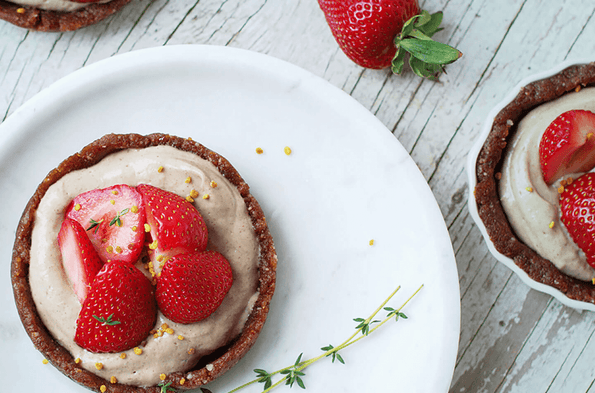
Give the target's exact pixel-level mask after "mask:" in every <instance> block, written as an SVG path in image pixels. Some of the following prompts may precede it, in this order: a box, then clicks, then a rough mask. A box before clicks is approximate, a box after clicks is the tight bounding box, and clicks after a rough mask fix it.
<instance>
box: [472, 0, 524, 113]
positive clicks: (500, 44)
mask: <svg viewBox="0 0 595 393" xmlns="http://www.w3.org/2000/svg"><path fill="white" fill-rule="evenodd" d="M526 2H527V0H525V1H523V3H522V4H521V6H520V8H519V9H518V11H517V13H516V14H515V16H514V18H513V19H512V21H511V22H510V24H509V25H508V28H507V29H506V33H505V34H504V36H503V37H502V39H501V40H500V43H499V44H498V46H497V47H496V50H495V51H494V54H493V55H492V58H491V59H490V61H489V62H488V64H487V65H486V67H485V68H484V70H483V72H482V73H481V75H480V77H479V79H478V80H477V82H476V83H475V86H474V87H473V89H472V90H471V93H469V96H468V97H467V99H466V100H465V101H464V102H467V101H468V100H470V99H471V97H472V96H473V94H474V93H475V91H476V90H477V88H478V87H479V85H481V83H482V81H483V79H484V77H485V75H486V74H487V72H488V70H489V69H490V66H491V65H492V63H493V62H494V59H495V58H496V56H497V55H498V53H499V52H500V48H501V47H502V44H503V43H504V40H506V37H508V33H510V30H511V29H512V26H513V25H514V22H516V20H517V18H518V17H519V14H520V13H521V11H522V10H523V7H524V6H525V3H526Z"/></svg>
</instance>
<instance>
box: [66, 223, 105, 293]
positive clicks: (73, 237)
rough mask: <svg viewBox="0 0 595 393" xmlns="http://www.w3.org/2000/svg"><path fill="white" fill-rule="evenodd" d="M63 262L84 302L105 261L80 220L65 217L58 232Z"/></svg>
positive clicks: (73, 286) (71, 282)
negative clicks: (100, 256)
mask: <svg viewBox="0 0 595 393" xmlns="http://www.w3.org/2000/svg"><path fill="white" fill-rule="evenodd" d="M58 245H59V246H60V253H61V254H62V264H63V265H64V270H65V271H66V275H67V276H68V280H69V281H70V284H71V285H72V289H73V290H74V293H75V294H76V296H77V297H78V299H79V302H81V303H83V301H84V300H85V298H86V297H87V293H88V292H89V288H90V287H91V283H92V282H93V280H94V279H95V276H96V275H97V273H98V272H99V270H101V267H102V266H103V262H101V260H100V259H99V255H97V251H95V249H94V248H93V244H91V240H89V237H88V236H87V233H86V232H85V229H84V228H83V227H82V226H81V224H79V223H78V222H76V221H74V220H71V219H69V218H66V219H64V221H63V222H62V227H61V228H60V232H59V233H58Z"/></svg>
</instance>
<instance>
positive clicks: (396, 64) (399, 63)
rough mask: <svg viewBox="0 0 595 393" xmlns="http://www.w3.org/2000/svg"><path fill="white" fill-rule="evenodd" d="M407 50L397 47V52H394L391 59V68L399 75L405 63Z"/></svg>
mask: <svg viewBox="0 0 595 393" xmlns="http://www.w3.org/2000/svg"><path fill="white" fill-rule="evenodd" d="M406 54H407V52H406V51H405V50H401V48H400V47H399V48H397V53H395V57H394V58H393V60H392V64H391V70H392V72H394V73H395V74H398V75H400V74H401V72H403V66H404V65H405V55H406Z"/></svg>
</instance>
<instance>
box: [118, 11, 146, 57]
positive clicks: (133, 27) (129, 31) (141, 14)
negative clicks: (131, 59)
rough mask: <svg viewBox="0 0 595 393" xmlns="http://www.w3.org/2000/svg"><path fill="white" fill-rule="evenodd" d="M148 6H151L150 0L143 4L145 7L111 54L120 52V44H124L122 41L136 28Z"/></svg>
mask: <svg viewBox="0 0 595 393" xmlns="http://www.w3.org/2000/svg"><path fill="white" fill-rule="evenodd" d="M149 7H151V2H149V3H147V5H146V6H145V8H144V9H143V11H142V12H141V13H140V15H139V16H138V19H137V20H136V21H135V22H134V23H133V24H132V27H131V28H130V29H129V30H128V34H126V35H125V36H124V39H123V40H122V42H120V45H118V47H117V48H116V50H115V51H114V52H113V53H112V56H113V55H115V54H116V53H118V52H120V50H121V49H122V45H124V43H125V42H126V41H127V40H128V38H129V37H130V34H132V32H133V31H134V29H135V28H136V26H138V24H139V22H140V20H141V19H142V18H143V16H144V15H145V14H146V13H147V10H148V9H149Z"/></svg>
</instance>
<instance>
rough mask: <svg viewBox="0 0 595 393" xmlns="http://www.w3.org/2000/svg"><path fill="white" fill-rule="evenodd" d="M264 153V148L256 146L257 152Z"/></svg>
mask: <svg viewBox="0 0 595 393" xmlns="http://www.w3.org/2000/svg"><path fill="white" fill-rule="evenodd" d="M262 153H264V150H262V149H261V148H260V147H257V148H256V154H262Z"/></svg>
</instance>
